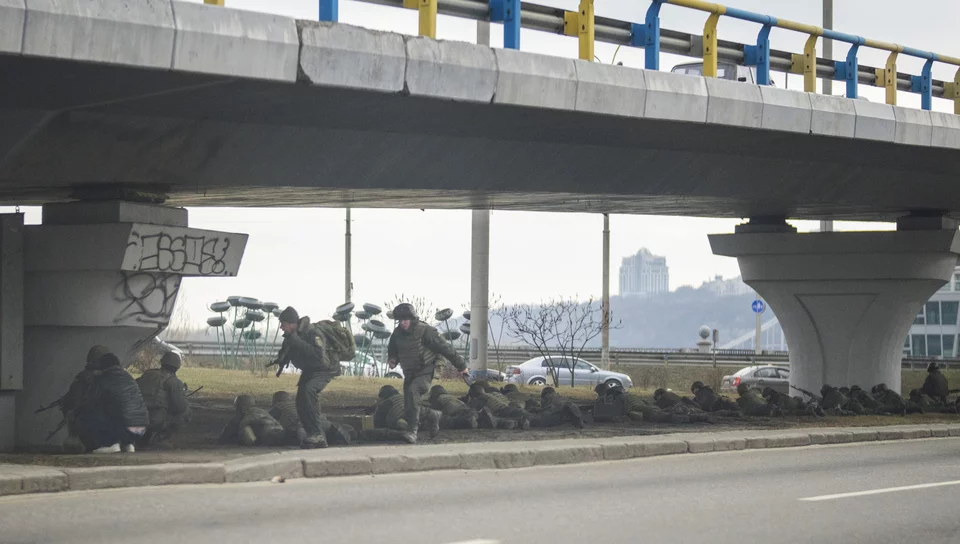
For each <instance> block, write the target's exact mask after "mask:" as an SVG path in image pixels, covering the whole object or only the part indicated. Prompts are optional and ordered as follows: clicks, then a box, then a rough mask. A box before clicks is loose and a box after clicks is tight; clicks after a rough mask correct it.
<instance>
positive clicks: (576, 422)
mask: <svg viewBox="0 0 960 544" xmlns="http://www.w3.org/2000/svg"><path fill="white" fill-rule="evenodd" d="M540 406H541V412H540V413H539V414H536V415H535V416H533V419H532V420H531V422H530V424H531V425H532V426H534V427H556V426H558V425H562V424H564V423H570V424H572V425H573V426H574V427H576V428H578V429H582V428H583V426H584V421H583V414H582V413H580V407H579V406H577V405H576V404H575V403H573V402H572V401H570V400H568V399H565V398H563V397H562V396H560V394H559V393H557V390H556V389H554V388H552V387H544V388H543V390H542V391H541V392H540Z"/></svg>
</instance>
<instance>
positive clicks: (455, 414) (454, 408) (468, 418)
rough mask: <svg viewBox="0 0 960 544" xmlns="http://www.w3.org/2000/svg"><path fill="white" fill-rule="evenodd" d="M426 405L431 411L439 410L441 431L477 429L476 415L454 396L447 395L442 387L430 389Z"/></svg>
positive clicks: (436, 386)
mask: <svg viewBox="0 0 960 544" xmlns="http://www.w3.org/2000/svg"><path fill="white" fill-rule="evenodd" d="M428 403H429V405H430V407H431V408H432V409H434V410H439V411H440V413H441V414H442V417H441V419H440V428H441V429H476V428H477V416H476V413H475V412H474V411H473V410H471V409H470V407H469V406H467V405H466V404H465V403H463V402H462V401H461V400H460V399H458V398H457V397H456V396H454V395H451V394H449V393H447V390H446V389H444V388H443V386H442V385H435V386H433V387H431V388H430V395H429V397H428Z"/></svg>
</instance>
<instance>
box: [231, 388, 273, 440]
mask: <svg viewBox="0 0 960 544" xmlns="http://www.w3.org/2000/svg"><path fill="white" fill-rule="evenodd" d="M234 405H235V406H236V413H235V414H234V416H233V418H232V419H231V420H230V422H229V423H227V425H226V426H225V427H224V428H223V431H222V432H221V433H220V442H221V443H223V444H229V443H237V444H241V445H247V446H252V445H259V446H279V445H281V444H283V438H284V433H283V426H281V425H280V422H279V421H277V420H276V419H274V418H273V416H271V415H270V413H269V412H267V411H266V410H264V409H263V408H260V407H258V406H257V405H256V403H255V402H254V400H253V397H251V396H250V395H239V396H238V397H237V398H236V400H235V401H234Z"/></svg>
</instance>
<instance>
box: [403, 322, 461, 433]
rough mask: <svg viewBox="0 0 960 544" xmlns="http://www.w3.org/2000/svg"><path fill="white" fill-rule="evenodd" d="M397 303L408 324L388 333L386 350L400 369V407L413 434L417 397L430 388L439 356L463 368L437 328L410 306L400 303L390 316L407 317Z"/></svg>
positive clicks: (417, 403) (415, 427)
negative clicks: (406, 327)
mask: <svg viewBox="0 0 960 544" xmlns="http://www.w3.org/2000/svg"><path fill="white" fill-rule="evenodd" d="M401 306H407V307H409V308H408V309H406V311H407V312H409V316H410V317H409V319H410V321H411V325H410V328H409V329H407V330H405V329H403V327H397V328H396V329H395V330H394V331H393V334H392V335H391V336H390V343H389V344H388V345H387V353H388V355H389V359H390V360H391V361H396V362H397V364H399V365H400V368H402V369H403V398H404V399H406V405H405V408H404V413H405V418H406V419H407V421H410V422H412V427H411V429H410V430H411V432H413V433H414V434H416V432H417V428H418V426H419V420H420V415H419V414H420V402H419V401H420V398H421V397H422V396H423V395H424V393H426V392H427V391H428V390H429V389H430V383H431V382H432V381H433V373H434V371H435V370H436V366H437V362H438V361H439V359H440V358H441V357H443V358H444V359H446V360H448V361H450V362H451V363H452V364H453V366H454V367H456V368H457V370H461V371H462V370H464V369H466V368H467V365H466V363H464V362H463V358H462V357H461V356H460V354H459V353H457V350H455V349H454V348H453V346H451V345H450V344H449V343H448V342H447V341H446V340H444V339H443V337H442V336H440V333H439V332H437V329H435V328H433V327H431V326H430V325H427V324H426V323H424V322H422V321H420V320H418V319H417V318H416V314H414V313H413V308H412V307H410V306H409V305H404V304H401V305H399V306H397V308H395V309H394V312H393V315H394V319H399V320H405V319H408V317H406V314H404V313H400V314H398V311H400V310H401Z"/></svg>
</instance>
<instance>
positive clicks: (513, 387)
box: [503, 383, 520, 395]
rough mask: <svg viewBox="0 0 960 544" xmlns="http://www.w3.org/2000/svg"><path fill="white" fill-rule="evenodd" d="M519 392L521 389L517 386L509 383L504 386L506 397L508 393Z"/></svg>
mask: <svg viewBox="0 0 960 544" xmlns="http://www.w3.org/2000/svg"><path fill="white" fill-rule="evenodd" d="M517 391H520V389H519V388H517V386H516V384H512V383H508V384H507V385H505V386H503V394H504V395H506V394H507V393H516V392H517Z"/></svg>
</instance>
